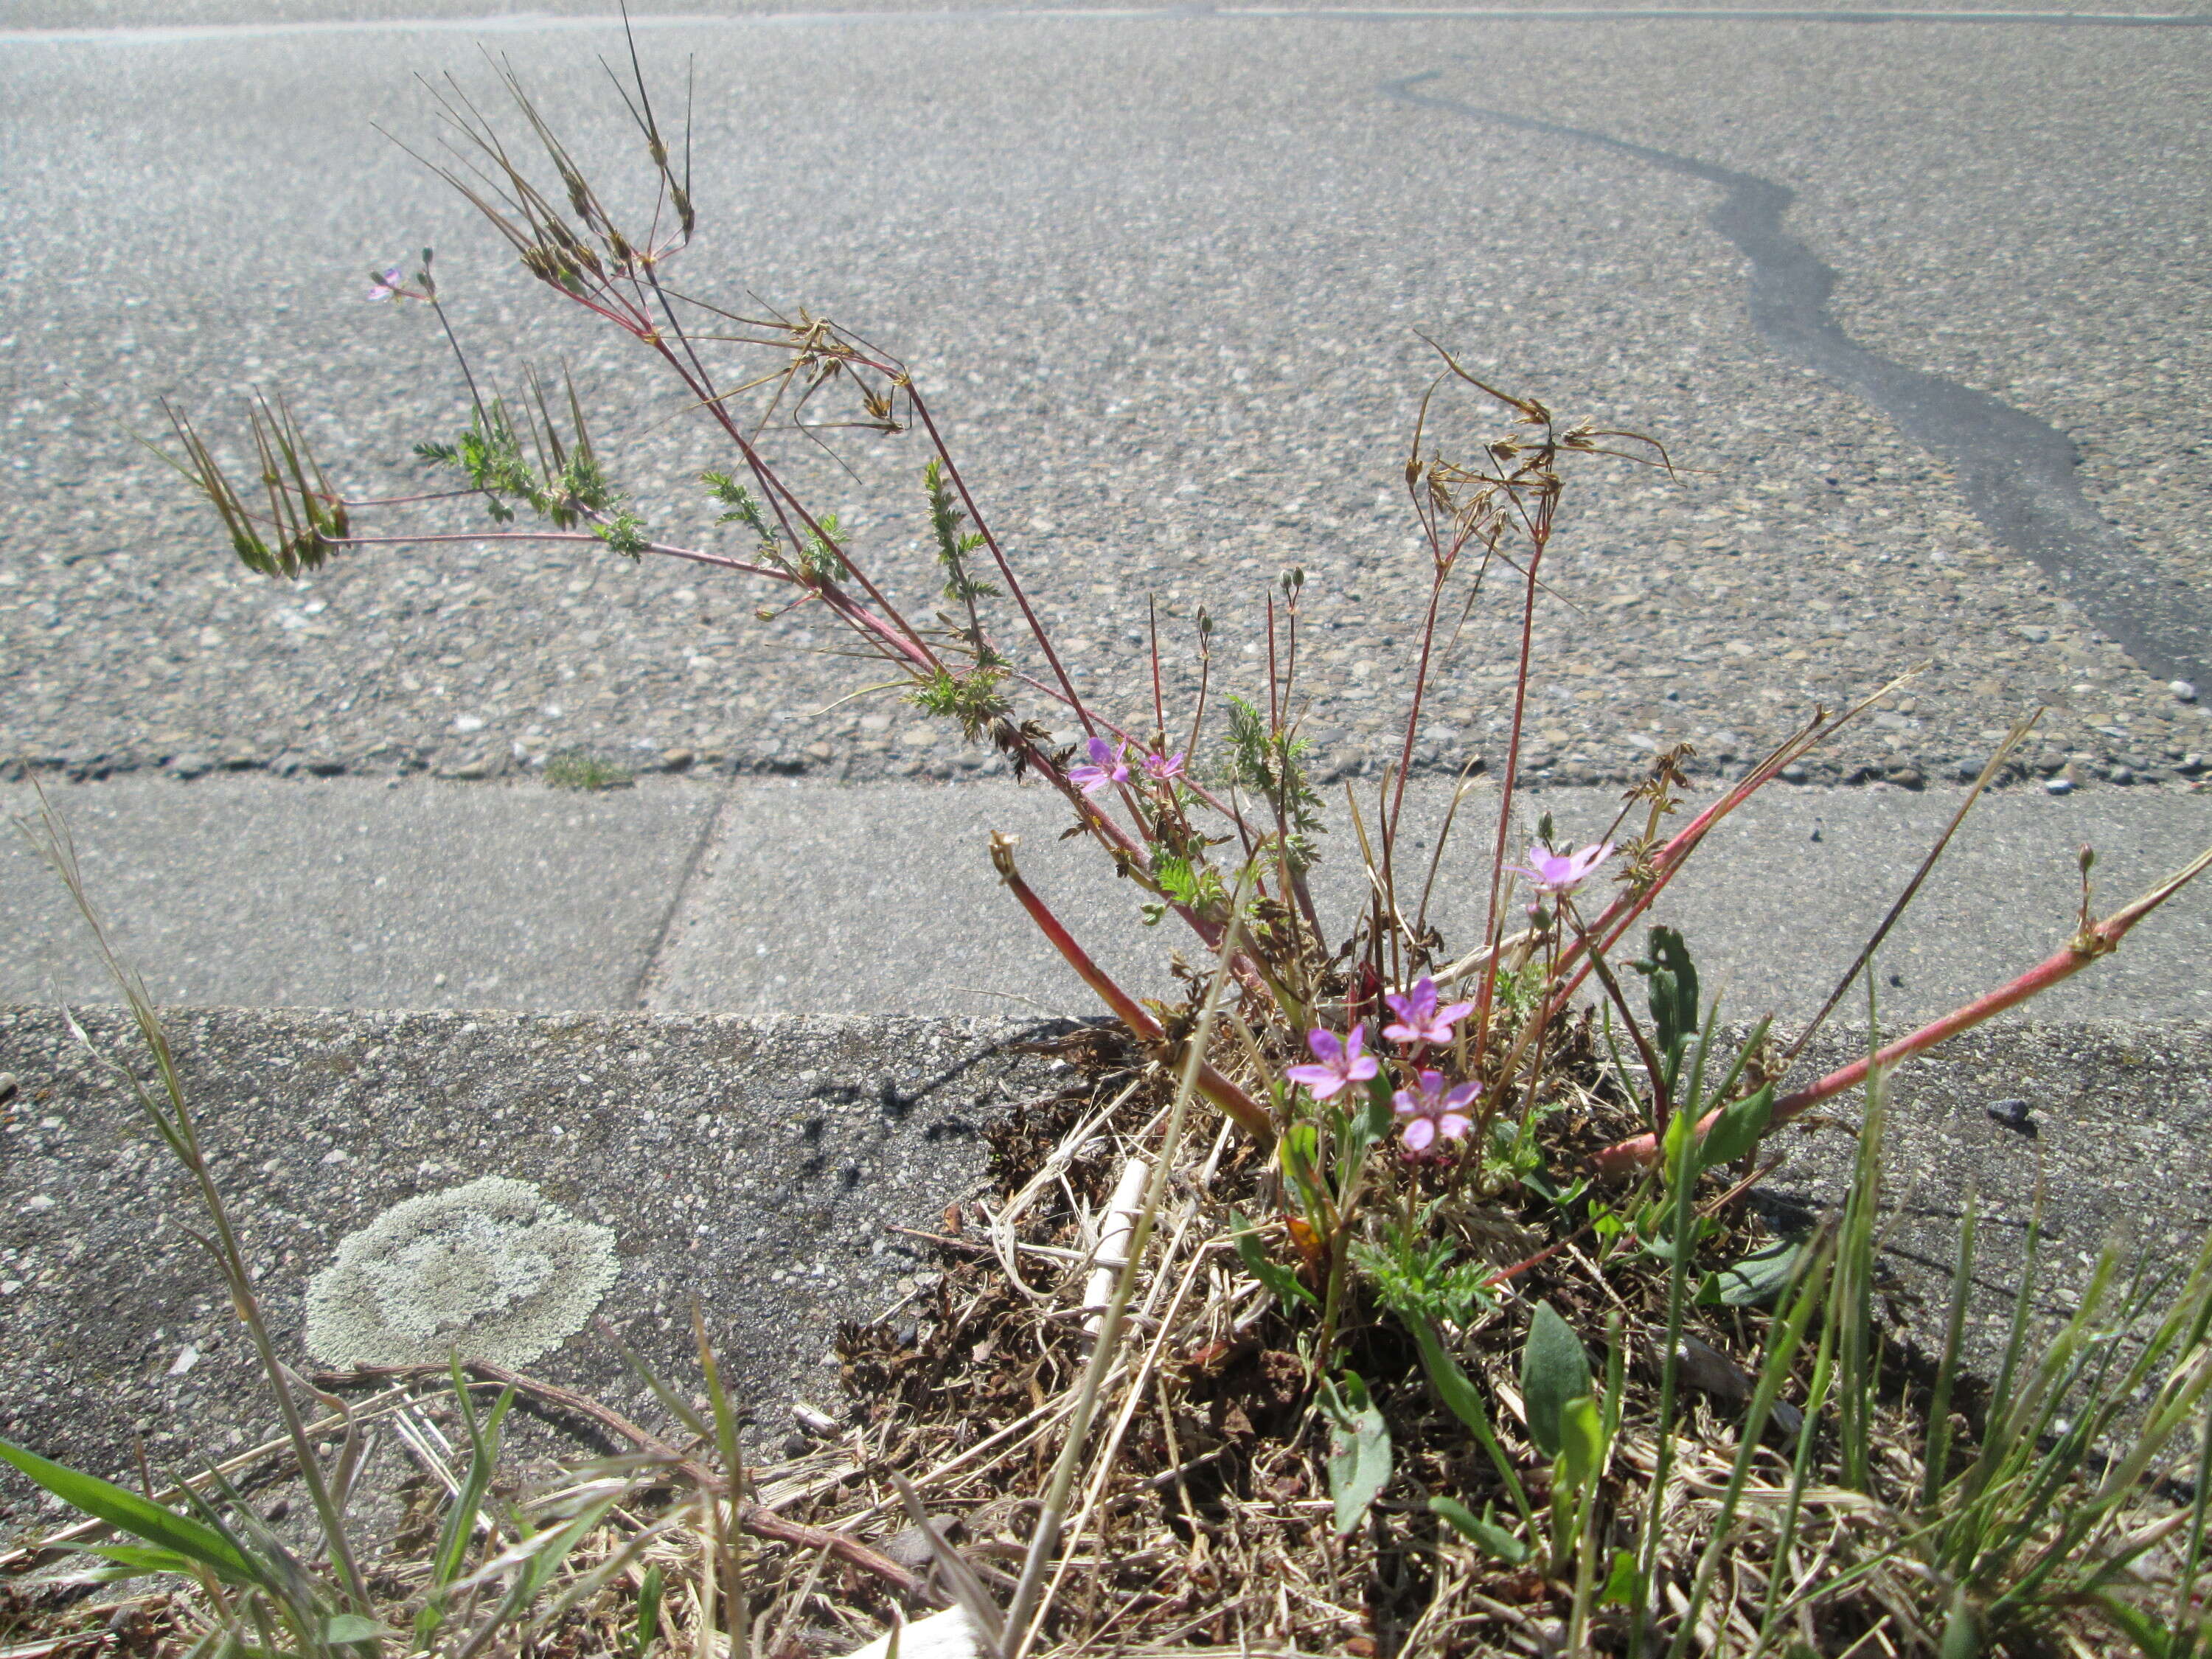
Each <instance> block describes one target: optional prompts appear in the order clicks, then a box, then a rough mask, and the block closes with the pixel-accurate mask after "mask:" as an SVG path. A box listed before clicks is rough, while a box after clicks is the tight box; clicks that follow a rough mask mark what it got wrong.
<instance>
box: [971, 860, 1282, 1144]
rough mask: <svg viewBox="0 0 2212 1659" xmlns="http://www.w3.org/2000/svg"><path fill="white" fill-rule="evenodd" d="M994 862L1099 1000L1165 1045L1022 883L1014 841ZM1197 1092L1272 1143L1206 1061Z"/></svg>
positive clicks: (1250, 1107)
mask: <svg viewBox="0 0 2212 1659" xmlns="http://www.w3.org/2000/svg"><path fill="white" fill-rule="evenodd" d="M991 862H992V864H993V865H994V866H995V867H996V868H997V870H998V872H999V879H1000V881H1003V882H1004V883H1006V885H1007V887H1008V888H1010V889H1011V890H1012V892H1013V895H1014V896H1015V898H1016V899H1018V900H1019V901H1020V902H1021V907H1022V908H1023V909H1024V910H1026V911H1028V912H1029V913H1030V921H1034V922H1035V923H1036V925H1037V931H1038V932H1040V933H1042V934H1043V935H1044V936H1045V938H1046V939H1048V940H1050V941H1051V943H1052V946H1053V948H1054V950H1056V951H1059V952H1060V956H1061V957H1063V958H1065V959H1066V963H1067V965H1068V966H1069V967H1071V968H1073V969H1075V972H1076V976H1077V977H1078V978H1079V979H1080V980H1082V981H1083V982H1084V983H1085V985H1088V986H1089V987H1091V989H1092V990H1093V991H1095V992H1097V994H1098V1000H1100V1001H1101V1002H1103V1003H1104V1004H1105V1005H1106V1006H1108V1007H1109V1008H1110V1009H1112V1010H1113V1011H1114V1014H1115V1018H1118V1019H1120V1020H1121V1023H1122V1024H1124V1025H1126V1026H1127V1027H1128V1028H1129V1030H1130V1031H1131V1032H1132V1033H1133V1035H1134V1036H1136V1038H1137V1040H1138V1041H1139V1042H1142V1043H1145V1044H1146V1046H1148V1047H1151V1048H1159V1047H1161V1046H1162V1045H1164V1043H1165V1042H1166V1041H1167V1033H1166V1032H1165V1031H1164V1030H1161V1029H1160V1023H1159V1022H1158V1020H1156V1019H1154V1018H1152V1015H1151V1014H1149V1013H1148V1012H1146V1010H1145V1007H1144V1005H1143V1004H1141V1003H1139V1001H1138V1000H1136V998H1134V997H1133V996H1131V995H1130V994H1128V993H1127V991H1125V990H1123V989H1122V988H1121V987H1120V986H1119V985H1117V984H1115V982H1114V979H1113V976H1112V975H1109V973H1107V971H1106V970H1105V969H1103V968H1101V967H1100V966H1099V965H1098V964H1097V963H1095V962H1093V961H1092V960H1091V955H1090V952H1088V951H1085V949H1084V948H1083V947H1082V946H1081V945H1079V944H1077V943H1076V942H1075V936H1074V935H1073V934H1072V933H1069V932H1068V931H1067V929H1066V927H1063V926H1062V925H1061V924H1060V918H1059V917H1058V916H1055V915H1053V913H1052V911H1051V909H1050V908H1049V907H1048V906H1047V905H1046V903H1045V902H1044V901H1043V900H1042V899H1041V898H1039V897H1038V896H1036V891H1035V890H1034V889H1032V888H1031V887H1030V884H1029V883H1027V882H1026V881H1024V880H1023V879H1022V875H1021V872H1020V871H1019V870H1018V869H1016V868H1015V867H1014V844H1013V842H1012V841H1011V840H1009V839H1008V838H1007V837H1006V836H1000V835H994V836H992V837H991ZM1198 1091H1199V1092H1200V1094H1202V1095H1204V1096H1205V1097H1206V1098H1207V1099H1208V1100H1211V1101H1212V1102H1213V1103H1214V1104H1215V1105H1217V1106H1218V1107H1220V1108H1221V1109H1222V1110H1223V1111H1225V1112H1226V1113H1227V1114H1228V1115H1230V1116H1231V1117H1232V1118H1234V1119H1236V1120H1237V1125H1238V1127H1241V1128H1242V1129H1243V1131H1244V1133H1247V1134H1249V1135H1250V1136H1251V1137H1252V1139H1254V1140H1255V1141H1256V1142H1258V1143H1259V1145H1260V1146H1262V1147H1265V1146H1272V1145H1273V1143H1274V1139H1275V1128H1274V1125H1273V1123H1271V1122H1270V1121H1268V1118H1267V1113H1266V1112H1265V1111H1264V1110H1262V1109H1261V1107H1260V1105H1259V1103H1257V1102H1256V1101H1255V1100H1254V1099H1253V1098H1252V1097H1251V1096H1249V1095H1248V1094H1246V1093H1245V1092H1244V1091H1243V1090H1242V1089H1240V1088H1238V1087H1237V1085H1235V1084H1234V1083H1231V1081H1230V1080H1229V1079H1227V1078H1225V1077H1224V1076H1222V1075H1221V1073H1218V1072H1217V1071H1215V1070H1214V1069H1213V1067H1212V1066H1209V1065H1207V1064H1206V1061H1204V1060H1200V1061H1199V1065H1198Z"/></svg>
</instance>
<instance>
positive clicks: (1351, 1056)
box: [1283, 1025, 1382, 1100]
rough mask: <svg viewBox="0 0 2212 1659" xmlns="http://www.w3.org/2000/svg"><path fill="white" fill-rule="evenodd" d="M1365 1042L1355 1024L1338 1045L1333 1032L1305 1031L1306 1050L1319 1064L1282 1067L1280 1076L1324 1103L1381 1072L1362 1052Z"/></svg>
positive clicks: (1374, 1061)
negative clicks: (1343, 1089)
mask: <svg viewBox="0 0 2212 1659" xmlns="http://www.w3.org/2000/svg"><path fill="white" fill-rule="evenodd" d="M1366 1042H1367V1039H1366V1038H1365V1037H1364V1036H1362V1035H1361V1034H1360V1030H1359V1028H1358V1026H1357V1025H1355V1026H1353V1027H1352V1035H1351V1036H1348V1037H1346V1038H1344V1039H1343V1040H1342V1041H1341V1042H1340V1041H1338V1039H1337V1036H1336V1033H1335V1032H1334V1031H1308V1032H1307V1033H1306V1047H1307V1048H1310V1049H1312V1050H1313V1055H1314V1058H1315V1059H1316V1060H1319V1061H1320V1062H1321V1064H1320V1065H1318V1066H1285V1067H1284V1068H1283V1075H1284V1076H1285V1077H1286V1078H1288V1079H1290V1080H1291V1082H1293V1083H1303V1084H1304V1085H1306V1088H1307V1090H1308V1091H1309V1092H1310V1093H1311V1094H1312V1096H1313V1097H1314V1098H1315V1099H1316V1100H1327V1099H1328V1097H1330V1096H1331V1095H1333V1094H1334V1093H1335V1092H1336V1091H1338V1090H1340V1089H1341V1088H1343V1087H1344V1086H1345V1085H1346V1084H1347V1083H1364V1082H1366V1081H1367V1079H1370V1078H1371V1077H1373V1076H1374V1075H1375V1073H1376V1072H1377V1071H1379V1070H1381V1069H1382V1068H1381V1067H1380V1066H1377V1065H1376V1060H1375V1056H1374V1055H1372V1054H1365V1053H1363V1052H1362V1049H1363V1048H1364V1046H1365V1044H1366Z"/></svg>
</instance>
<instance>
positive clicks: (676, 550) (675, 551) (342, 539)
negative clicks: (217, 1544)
mask: <svg viewBox="0 0 2212 1659" xmlns="http://www.w3.org/2000/svg"><path fill="white" fill-rule="evenodd" d="M468 493H470V494H471V495H473V494H475V493H476V492H474V491H473V490H471V491H470V492H468ZM322 539H323V542H324V544H325V545H326V546H329V547H393V546H398V545H400V544H415V543H418V542H421V543H429V542H597V543H599V544H600V545H601V546H605V538H604V537H599V536H594V535H592V533H591V532H589V531H587V530H487V531H477V532H470V531H456V532H453V533H451V534H445V533H440V534H437V535H429V536H325V537H324V538H322ZM645 550H646V551H647V552H648V553H653V554H657V555H659V556H660V557H662V558H665V559H689V560H690V562H692V563H694V564H710V565H713V566H714V568H716V569H717V570H734V571H736V572H738V574H741V575H747V576H771V577H774V578H775V580H778V581H790V580H793V577H792V576H791V575H789V574H787V573H786V572H784V571H781V570H777V569H775V568H771V567H770V566H768V565H764V564H748V563H746V562H744V560H743V559H732V558H726V557H724V556H722V555H721V554H720V553H702V552H700V551H699V550H697V549H696V548H690V547H670V546H667V545H666V544H664V543H660V542H647V544H645Z"/></svg>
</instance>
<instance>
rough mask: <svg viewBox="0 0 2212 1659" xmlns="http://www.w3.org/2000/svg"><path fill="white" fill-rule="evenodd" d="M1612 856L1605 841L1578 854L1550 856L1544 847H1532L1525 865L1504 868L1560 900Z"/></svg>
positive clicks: (1611, 848) (1552, 853)
mask: <svg viewBox="0 0 2212 1659" xmlns="http://www.w3.org/2000/svg"><path fill="white" fill-rule="evenodd" d="M1612 856H1613V843H1612V842H1609V841H1601V842H1597V843H1596V844H1595V846H1591V847H1585V848H1583V850H1582V851H1581V852H1579V853H1554V852H1553V851H1552V850H1551V848H1548V847H1532V848H1529V849H1528V863H1526V864H1509V865H1507V866H1505V867H1506V868H1507V869H1509V870H1510V871H1511V872H1513V873H1514V874H1515V875H1516V876H1526V877H1528V879H1529V880H1530V881H1531V882H1533V883H1534V884H1535V888H1536V890H1537V891H1538V892H1540V893H1549V894H1551V895H1552V896H1553V897H1555V898H1564V897H1565V896H1566V895H1568V894H1569V893H1571V892H1573V891H1574V890H1575V889H1576V888H1577V887H1579V886H1581V885H1582V884H1583V882H1585V881H1586V880H1588V879H1589V873H1590V872H1591V871H1593V870H1595V869H1596V868H1597V867H1598V866H1599V865H1601V864H1603V863H1604V862H1605V861H1606V860H1607V859H1609V858H1611V857H1612Z"/></svg>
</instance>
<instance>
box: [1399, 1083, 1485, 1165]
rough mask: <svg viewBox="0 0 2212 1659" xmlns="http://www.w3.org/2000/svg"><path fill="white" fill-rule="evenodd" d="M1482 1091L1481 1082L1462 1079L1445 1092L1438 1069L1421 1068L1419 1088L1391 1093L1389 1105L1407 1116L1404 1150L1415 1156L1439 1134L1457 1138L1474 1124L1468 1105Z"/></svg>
mask: <svg viewBox="0 0 2212 1659" xmlns="http://www.w3.org/2000/svg"><path fill="white" fill-rule="evenodd" d="M1481 1092H1482V1085H1480V1083H1462V1084H1461V1085H1459V1087H1458V1088H1456V1089H1454V1090H1453V1091H1451V1092H1450V1093H1449V1094H1447V1093H1445V1092H1444V1079H1443V1073H1441V1072H1423V1073H1421V1076H1420V1087H1419V1089H1418V1090H1413V1089H1401V1090H1399V1091H1398V1092H1397V1093H1396V1094H1395V1095H1393V1096H1392V1097H1390V1109H1391V1110H1392V1111H1394V1112H1395V1113H1396V1114H1397V1115H1399V1116H1400V1117H1402V1118H1404V1119H1405V1120H1406V1128H1405V1136H1406V1150H1407V1152H1411V1153H1413V1155H1414V1156H1415V1157H1417V1158H1418V1157H1419V1156H1420V1155H1421V1154H1422V1153H1424V1152H1427V1151H1428V1150H1429V1148H1430V1147H1431V1146H1434V1145H1436V1142H1437V1137H1438V1136H1439V1135H1441V1136H1443V1139H1446V1140H1457V1139H1459V1138H1460V1137H1461V1136H1462V1135H1463V1134H1465V1133H1467V1132H1468V1130H1469V1129H1472V1128H1473V1127H1474V1119H1473V1118H1471V1117H1469V1116H1468V1112H1467V1109H1468V1104H1469V1103H1471V1102H1472V1101H1473V1100H1474V1097H1476V1096H1477V1095H1479V1094H1480V1093H1481Z"/></svg>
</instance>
